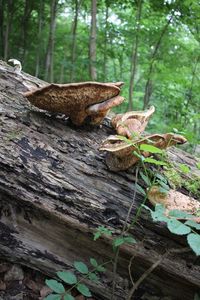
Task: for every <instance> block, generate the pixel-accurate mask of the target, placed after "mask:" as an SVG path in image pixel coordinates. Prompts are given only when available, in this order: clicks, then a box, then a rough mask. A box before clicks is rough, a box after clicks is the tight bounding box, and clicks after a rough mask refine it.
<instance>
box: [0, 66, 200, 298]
mask: <svg viewBox="0 0 200 300" xmlns="http://www.w3.org/2000/svg"><path fill="white" fill-rule="evenodd" d="M45 84H46V83H45V82H43V81H41V80H39V79H36V78H34V77H31V76H29V75H27V74H25V73H21V74H16V73H15V72H14V71H13V68H11V67H9V66H8V65H6V64H5V63H3V62H1V64H0V124H1V129H0V136H1V139H0V254H1V256H2V257H5V258H7V259H9V260H12V261H15V262H18V263H21V264H24V265H27V266H30V267H32V268H36V269H38V270H40V271H42V272H44V273H46V274H48V275H50V276H54V275H55V272H56V271H58V270H61V269H71V268H72V265H73V262H74V261H75V260H76V261H84V262H86V263H87V262H88V261H89V258H90V257H94V258H96V259H97V261H98V262H101V263H103V262H106V261H110V259H112V258H113V257H114V254H113V250H112V246H111V244H112V238H111V237H107V236H104V237H102V238H100V239H98V240H97V241H95V242H94V241H93V233H94V232H95V230H96V228H97V227H98V226H100V225H104V226H106V227H108V228H109V229H110V230H112V231H113V232H114V236H116V235H117V234H119V233H120V231H121V229H122V227H123V224H124V222H125V220H126V215H127V212H128V210H129V207H130V205H131V203H132V199H133V194H134V182H135V170H134V168H132V169H130V170H129V171H126V172H118V173H113V172H110V171H109V170H108V169H107V167H106V165H105V162H104V154H102V153H99V151H98V148H99V145H100V143H101V141H102V140H103V139H105V138H106V137H107V136H108V135H109V134H112V133H113V130H112V129H111V128H110V126H109V123H108V121H105V122H104V124H103V126H101V127H91V126H89V125H85V126H83V127H75V126H73V125H72V124H71V123H70V122H69V121H68V120H67V118H66V117H65V116H60V115H51V114H49V113H45V112H41V111H40V110H39V109H36V108H33V107H32V106H31V105H30V104H29V103H28V102H27V100H26V99H25V98H24V97H23V96H22V94H21V93H22V92H25V91H27V90H28V89H29V88H30V87H34V86H35V87H38V86H44V85H45ZM171 157H173V159H177V160H178V161H181V162H187V163H189V164H190V166H191V167H194V166H195V159H193V158H192V156H191V155H189V154H187V153H185V152H183V151H180V150H178V149H176V148H175V149H173V150H171ZM142 201H143V197H142V195H140V194H138V193H137V194H136V198H135V201H134V205H133V209H132V216H133V215H134V214H135V213H136V211H137V208H138V207H139V206H140V204H141V203H142ZM130 232H131V233H132V234H133V236H134V238H135V239H136V240H137V241H138V243H137V244H136V245H123V246H122V247H121V248H120V252H119V259H118V264H117V285H116V291H115V298H114V299H127V294H128V290H129V289H131V283H129V282H130V278H129V272H128V265H129V262H130V259H131V257H134V259H133V262H132V266H131V274H132V278H133V280H134V281H136V280H137V279H138V278H140V276H141V275H142V274H143V273H144V272H145V271H146V270H147V269H148V268H149V267H150V266H152V265H153V264H154V263H155V262H156V261H158V260H159V259H160V258H162V259H161V260H160V263H159V265H158V267H157V268H156V269H155V270H154V271H153V272H152V273H151V274H150V275H149V276H147V278H146V279H145V284H146V286H147V287H151V286H153V287H154V288H156V289H158V290H160V293H161V294H163V295H169V296H171V298H172V299H186V300H187V299H188V300H191V299H193V297H194V294H195V292H198V290H199V289H200V276H199V274H200V273H199V271H200V265H199V260H198V259H197V257H196V256H195V255H194V253H193V252H192V251H191V250H190V249H188V248H187V249H186V250H184V251H183V250H182V249H183V248H185V247H186V246H187V245H186V241H185V237H179V236H174V235H172V234H170V233H169V232H168V231H167V229H166V226H165V225H164V224H162V223H153V222H152V220H151V218H150V217H149V214H148V213H147V212H145V211H144V212H142V215H141V217H140V218H139V220H138V222H137V224H135V226H134V228H133V229H131V231H130ZM170 249H176V251H177V252H179V253H175V252H174V253H173V252H172V253H170V252H169V253H168V255H166V254H165V253H166V251H169V250H170ZM163 255H164V256H163ZM112 279H113V273H112V265H111V264H109V265H108V266H107V272H106V273H105V274H104V275H103V276H102V278H101V283H100V284H98V285H97V284H94V283H91V282H89V285H90V287H91V290H92V292H93V294H94V296H96V298H97V299H111V292H112V291H111V290H112V289H111V285H112Z"/></svg>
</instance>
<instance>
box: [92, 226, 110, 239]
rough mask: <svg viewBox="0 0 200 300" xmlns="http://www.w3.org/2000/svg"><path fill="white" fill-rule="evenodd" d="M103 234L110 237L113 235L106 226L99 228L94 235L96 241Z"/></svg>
mask: <svg viewBox="0 0 200 300" xmlns="http://www.w3.org/2000/svg"><path fill="white" fill-rule="evenodd" d="M102 234H106V235H108V236H111V235H112V231H111V230H110V229H108V228H106V227H105V226H99V227H98V228H97V232H96V233H95V234H94V241H96V240H97V239H98V238H99V237H100V236H101V235H102Z"/></svg>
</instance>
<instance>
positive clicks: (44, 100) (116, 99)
mask: <svg viewBox="0 0 200 300" xmlns="http://www.w3.org/2000/svg"><path fill="white" fill-rule="evenodd" d="M122 85H123V82H116V83H99V82H80V83H69V84H54V83H52V84H48V85H47V86H45V87H42V88H39V89H34V90H31V91H29V92H26V93H25V94H24V96H25V97H26V98H27V99H28V100H29V101H30V102H31V104H33V105H34V106H36V107H38V108H40V109H44V110H47V111H50V112H54V113H63V114H65V115H67V116H68V117H69V118H70V119H71V121H72V123H73V124H75V125H82V124H83V123H84V121H85V119H86V118H87V117H90V123H91V124H100V123H101V121H102V120H103V118H104V117H105V116H106V114H107V112H108V111H109V110H110V109H111V108H112V107H114V106H117V105H119V104H121V103H122V102H123V101H124V98H123V97H122V96H120V95H119V93H120V87H121V86H122Z"/></svg>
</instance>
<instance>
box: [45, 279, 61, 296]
mask: <svg viewBox="0 0 200 300" xmlns="http://www.w3.org/2000/svg"><path fill="white" fill-rule="evenodd" d="M45 283H46V285H47V286H48V287H49V288H50V289H51V290H52V291H54V292H56V293H58V294H62V293H64V292H65V288H64V286H63V284H62V283H60V282H58V281H57V280H54V279H46V280H45Z"/></svg>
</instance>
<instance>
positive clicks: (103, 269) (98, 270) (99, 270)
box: [96, 266, 106, 273]
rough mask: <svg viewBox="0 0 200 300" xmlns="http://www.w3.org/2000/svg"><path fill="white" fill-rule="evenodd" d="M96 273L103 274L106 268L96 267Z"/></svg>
mask: <svg viewBox="0 0 200 300" xmlns="http://www.w3.org/2000/svg"><path fill="white" fill-rule="evenodd" d="M96 271H97V272H99V273H101V272H105V271H106V268H104V267H103V266H98V267H97V268H96Z"/></svg>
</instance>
